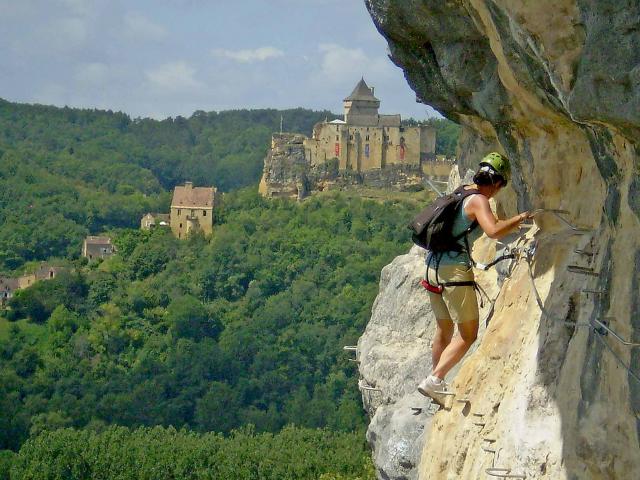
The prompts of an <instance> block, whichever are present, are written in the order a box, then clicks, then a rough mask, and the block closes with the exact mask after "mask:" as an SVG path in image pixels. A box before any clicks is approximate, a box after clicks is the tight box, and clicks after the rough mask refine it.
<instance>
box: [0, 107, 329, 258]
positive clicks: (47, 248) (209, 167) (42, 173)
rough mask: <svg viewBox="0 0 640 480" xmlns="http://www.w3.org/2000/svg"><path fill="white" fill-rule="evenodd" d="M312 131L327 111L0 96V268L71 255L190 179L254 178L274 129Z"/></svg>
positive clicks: (226, 183)
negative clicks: (184, 108)
mask: <svg viewBox="0 0 640 480" xmlns="http://www.w3.org/2000/svg"><path fill="white" fill-rule="evenodd" d="M281 115H282V117H283V118H284V121H285V127H286V128H288V129H291V130H295V131H301V132H303V133H307V134H310V133H311V129H312V127H313V125H314V124H315V123H316V122H318V121H320V120H324V119H325V118H326V117H327V116H329V118H333V114H331V113H330V112H326V111H325V112H314V111H310V110H303V109H293V110H285V111H278V110H237V111H227V112H220V113H216V112H209V113H205V112H196V113H194V114H193V115H192V116H191V117H190V118H188V119H186V118H182V117H177V118H175V119H172V118H169V119H166V120H163V121H156V120H151V119H131V118H129V117H128V116H127V115H125V114H123V113H114V112H111V111H107V112H105V111H98V110H80V109H71V108H56V107H46V106H37V105H20V104H15V103H10V102H6V101H3V100H0V165H2V168H0V270H2V269H4V270H7V269H9V270H11V269H14V268H17V267H19V266H20V265H22V264H23V263H24V262H25V261H29V260H44V259H46V258H49V257H52V256H58V257H67V256H74V255H77V254H78V253H79V251H80V244H81V241H82V238H83V237H84V236H85V235H86V234H88V233H96V232H100V231H101V230H103V229H105V228H112V227H136V226H138V225H139V221H140V217H141V216H142V215H143V214H144V213H145V212H148V211H167V209H168V206H169V201H170V196H169V193H168V192H169V191H170V190H172V189H173V187H174V186H175V185H176V184H179V183H182V182H184V181H185V180H191V181H193V182H194V184H196V185H215V186H217V187H218V188H220V189H221V190H223V191H229V190H232V189H235V188H239V187H244V186H247V185H251V184H256V183H257V182H258V180H259V179H260V175H261V172H262V165H263V159H264V156H265V154H266V151H267V149H268V147H269V144H270V139H271V133H272V132H274V131H276V130H277V129H278V128H279V126H280V117H281Z"/></svg>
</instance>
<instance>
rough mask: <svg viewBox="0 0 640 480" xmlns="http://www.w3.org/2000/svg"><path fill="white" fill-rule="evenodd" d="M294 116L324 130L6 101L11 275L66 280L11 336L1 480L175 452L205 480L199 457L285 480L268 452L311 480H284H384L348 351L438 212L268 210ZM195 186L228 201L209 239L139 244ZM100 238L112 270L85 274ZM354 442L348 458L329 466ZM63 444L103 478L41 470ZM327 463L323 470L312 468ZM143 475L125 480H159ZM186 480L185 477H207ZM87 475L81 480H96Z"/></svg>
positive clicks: (227, 117) (275, 205)
mask: <svg viewBox="0 0 640 480" xmlns="http://www.w3.org/2000/svg"><path fill="white" fill-rule="evenodd" d="M281 114H282V115H283V116H284V118H285V122H286V121H287V119H288V121H289V128H290V129H292V130H293V129H295V130H298V131H303V132H308V131H310V129H311V127H312V125H313V124H314V123H315V122H317V121H318V120H322V119H324V118H325V117H326V116H328V115H329V116H330V114H328V113H327V112H310V111H306V110H302V109H297V110H290V111H285V112H279V111H276V110H260V111H236V112H221V113H215V112H212V113H204V112H196V113H195V114H194V115H193V116H192V117H190V118H189V119H183V118H177V119H168V120H165V121H154V120H146V119H145V120H131V119H129V117H127V116H126V115H123V114H120V113H112V112H99V111H89V110H74V109H66V108H65V109H57V108H53V107H40V106H26V105H15V104H10V103H7V102H0V161H1V162H2V165H3V167H4V168H3V169H1V170H0V188H1V191H2V200H1V204H0V216H1V218H2V223H1V226H0V262H1V266H2V267H3V268H4V270H5V271H6V272H8V273H11V271H14V273H15V270H16V269H18V270H23V269H29V268H32V267H33V264H34V262H36V261H38V260H44V259H48V260H50V261H54V262H56V263H59V264H65V265H66V266H67V271H66V272H64V273H61V274H59V275H58V276H57V277H56V278H55V279H53V280H49V281H46V282H38V283H36V284H35V285H33V286H32V287H30V288H27V289H24V290H20V291H18V292H17V293H16V295H15V296H14V298H13V299H11V300H10V303H9V309H8V310H6V311H5V312H4V313H3V318H0V479H2V478H3V475H7V473H6V472H8V468H9V465H10V464H14V467H15V468H14V470H15V472H16V473H15V475H16V476H15V477H14V478H61V477H59V476H56V475H58V473H56V472H59V471H60V470H56V469H57V468H59V469H60V468H61V469H64V468H67V467H68V468H69V469H72V468H78V469H82V468H85V469H89V470H86V471H87V472H100V471H101V470H100V469H101V468H106V467H105V465H101V464H100V462H99V461H98V460H95V454H96V453H95V452H97V451H99V450H100V449H101V448H103V447H104V448H106V447H105V445H108V444H109V443H110V439H112V438H114V437H118V438H120V439H121V442H120V444H118V445H117V446H114V447H112V450H110V453H109V454H108V456H109V458H116V457H121V456H122V459H121V460H122V465H123V466H122V468H125V465H130V463H127V462H133V463H135V460H136V459H135V458H134V457H133V456H131V455H130V456H126V455H121V454H120V453H118V452H123V451H124V450H123V448H125V446H126V445H130V446H131V449H132V451H135V452H139V453H140V452H144V451H146V449H147V447H148V448H149V449H151V450H153V451H154V452H155V451H158V452H164V451H165V450H166V445H165V446H163V445H164V444H165V442H170V441H171V442H173V441H175V442H176V444H177V445H179V447H176V448H178V450H177V451H181V452H183V453H184V455H185V456H186V457H188V458H195V457H197V458H198V459H199V460H197V461H196V460H194V465H201V464H200V463H198V462H205V463H202V465H201V466H200V467H198V468H203V469H206V468H214V467H207V465H209V464H207V463H206V461H205V460H206V459H203V458H202V456H203V455H205V454H206V455H210V456H211V458H221V457H220V456H224V455H231V456H235V457H238V458H242V459H244V461H246V465H249V466H247V467H246V468H249V470H247V471H249V472H252V471H253V472H254V473H255V472H257V471H262V470H260V469H264V468H267V469H268V468H271V467H269V466H267V465H264V464H262V465H254V464H253V463H252V462H258V463H259V456H260V455H258V453H256V452H259V451H263V450H264V451H268V450H269V447H268V446H269V445H271V448H272V449H278V448H288V449H290V450H292V451H294V450H295V451H297V452H299V454H300V455H301V456H303V457H305V456H306V457H305V458H308V462H307V463H304V462H302V463H303V464H304V465H306V466H304V465H301V466H300V468H301V469H303V470H304V468H308V469H310V470H304V471H305V472H307V473H299V474H297V473H295V472H294V473H291V472H290V473H291V474H290V475H289V476H287V475H283V476H282V477H278V478H309V476H311V477H313V478H316V477H320V475H324V477H322V478H326V479H334V478H335V479H338V478H355V477H356V476H362V478H371V475H372V473H371V470H370V461H369V460H368V458H367V455H365V454H364V453H365V450H364V446H363V444H362V439H363V438H364V436H363V433H362V432H363V429H364V427H365V423H366V418H365V416H364V414H363V411H362V406H361V401H360V393H359V391H358V389H357V372H356V369H355V367H354V364H353V363H351V362H348V361H347V355H346V354H345V353H344V351H343V350H342V347H343V346H344V345H348V344H354V343H355V342H356V341H357V338H358V337H359V336H360V334H361V333H362V331H363V329H364V327H365V325H366V322H367V320H368V318H369V315H370V309H371V305H372V303H373V299H374V297H375V295H376V293H377V288H378V286H377V284H378V279H379V273H380V270H381V268H382V267H383V266H384V265H386V264H387V263H389V262H390V261H391V259H393V257H394V256H396V255H398V254H400V253H402V252H404V251H406V249H407V248H408V247H409V245H410V242H409V239H408V235H407V232H408V231H407V230H406V228H405V225H406V219H407V218H409V217H410V216H411V215H412V213H413V212H414V211H415V210H416V208H418V207H417V204H416V201H419V202H425V201H427V196H426V195H427V194H426V193H422V192H421V193H417V194H413V195H414V196H413V198H411V199H410V198H409V197H407V199H406V200H393V199H392V196H389V197H388V199H386V200H380V201H372V200H364V199H362V198H359V197H358V196H357V195H355V194H349V193H339V192H327V193H324V194H322V195H319V196H316V197H312V198H310V199H307V200H305V201H304V202H302V203H295V202H291V201H285V200H277V201H267V200H265V199H263V198H262V197H260V196H259V195H258V194H257V192H256V190H257V188H256V186H255V184H256V183H257V180H258V178H259V175H260V171H261V168H262V159H263V157H264V154H265V150H266V146H267V145H268V143H269V138H270V135H271V132H272V131H273V130H275V128H276V126H278V125H279V121H280V115H281ZM445 126H446V125H445ZM185 179H192V180H194V182H195V183H196V184H211V183H213V184H216V185H220V186H221V187H222V188H223V189H224V190H225V191H227V192H228V193H226V194H225V198H224V203H223V207H222V209H221V210H219V211H218V212H217V215H216V225H215V226H214V235H213V236H212V237H211V238H204V237H202V236H199V235H194V236H192V237H191V238H189V239H188V240H186V241H178V240H176V239H175V238H174V237H173V236H172V235H171V234H170V232H168V231H167V230H163V229H158V230H155V231H151V232H144V231H141V230H139V229H138V228H137V226H138V224H139V220H140V216H141V214H142V213H144V212H145V211H150V210H151V211H153V210H160V211H166V210H167V208H168V201H169V195H170V194H169V192H170V189H171V188H172V186H173V185H175V184H176V183H180V182H182V181H183V180H185ZM247 185H249V186H247ZM87 233H92V234H95V233H107V234H109V235H110V236H111V237H112V238H113V239H114V242H115V243H116V246H117V249H118V253H117V254H116V255H115V256H113V257H112V258H110V259H108V260H105V261H103V262H98V263H92V264H87V263H86V261H84V259H80V258H78V255H79V251H80V242H81V240H82V238H83V237H84V236H85V235H86V234H87ZM115 425H117V426H119V427H118V428H120V429H118V428H116V427H115ZM247 426H251V427H247ZM154 427H155V429H154ZM160 427H162V428H160ZM173 428H177V429H183V430H180V431H178V432H176V431H175V430H172V429H173ZM247 428H248V430H247ZM283 428H284V430H283ZM318 428H321V429H325V430H316V429H318ZM57 429H60V430H57ZM238 429H240V430H238ZM208 432H215V433H208ZM238 438H244V439H245V440H246V441H245V442H240V441H239V440H238ZM25 442H26V443H25ZM305 442H307V443H305ZM243 444H247V445H256V444H261V445H262V447H260V448H261V449H262V450H260V449H257V450H256V452H249V451H245V452H242V451H241V450H242V448H241V445H243ZM329 444H332V445H333V447H329V446H328V445H329ZM343 444H344V445H345V447H344V449H346V450H345V451H349V452H351V453H350V454H349V455H346V454H345V453H344V452H342V450H344V449H340V448H334V447H336V445H343ZM50 445H59V450H58V451H62V450H65V449H68V450H69V452H75V451H77V452H80V451H82V452H84V453H83V454H82V455H93V457H92V458H94V460H95V461H96V462H97V463H95V464H91V465H89V464H88V463H87V462H85V463H82V464H81V465H80V464H77V465H74V464H73V461H72V457H73V455H71V454H69V455H67V456H66V457H64V458H62V459H60V458H58V459H57V460H56V459H54V458H52V457H47V456H46V455H54V453H52V452H53V450H51V449H48V447H46V446H50ZM265 445H266V446H265ZM286 445H290V446H286ZM294 445H295V447H296V448H294ZM314 445H315V446H317V448H318V449H323V450H326V452H327V453H326V454H324V455H320V454H319V453H318V452H316V454H315V456H314V455H311V454H310V453H309V450H313V448H315V447H314ZM347 445H348V447H347ZM21 448H22V450H20V449H21ZM52 448H53V447H52ZM247 448H249V447H247ZM3 449H4V450H7V451H6V452H1V450H3ZM265 449H266V450H265ZM9 450H11V451H14V452H17V451H20V453H19V454H18V455H17V456H16V454H14V453H10V452H9ZM45 450H46V451H47V452H48V453H47V454H46V455H45V453H44V451H45ZM107 450H108V449H107ZM107 450H101V451H103V453H104V452H106V451H107ZM206 452H208V453H206ZM221 452H222V453H221ZM224 452H227V453H224ZM305 452H306V453H305ZM105 454H106V453H105ZM140 454H141V453H140ZM132 455H133V454H132ZM157 455H160V453H157ZM172 455H175V454H172ZM272 455H275V456H277V455H276V453H273V452H272ZM63 456H64V455H63ZM75 458H76V460H77V458H79V457H77V456H76V457H75ZM148 458H153V456H152V455H150V456H149V457H148ZM171 458H177V457H171ZM274 458H275V457H274ZM58 460H59V461H60V462H68V463H69V465H67V464H64V465H63V464H61V463H57V462H58ZM83 461H84V460H83ZM275 461H276V460H272V461H271V462H272V463H273V462H275ZM39 462H44V463H39ZM158 462H160V460H158ZM160 463H161V462H160ZM174 463H175V462H174ZM222 463H224V462H222ZM240 463H242V462H240ZM267 463H269V462H267ZM44 464H47V465H48V466H49V467H48V468H49V469H48V470H46V471H47V472H48V473H47V476H40V477H38V476H37V474H36V473H33V472H38V471H43V472H44V471H45V470H43V465H44ZM162 464H163V465H168V464H167V463H166V462H165V463H162ZM65 465H66V466H65ZM246 465H245V466H246ZM251 465H253V466H251ZM111 467H113V468H116V467H115V466H113V465H112V466H111ZM236 467H237V465H236ZM117 468H120V467H117ZM126 468H128V467H126ZM139 468H140V469H141V470H135V469H134V470H132V474H131V476H129V477H122V478H143V477H144V478H163V477H162V476H160V477H154V476H153V474H151V473H149V472H147V471H146V470H144V469H145V468H151V467H150V466H149V465H139ZM167 468H170V467H169V466H167ZM171 468H177V467H176V466H175V465H174V466H173V467H171ZM215 468H219V469H220V470H216V471H219V472H227V471H230V470H224V468H231V467H230V466H228V465H227V466H224V465H222V464H221V465H219V466H216V467H215ZM237 468H240V467H237ZM91 469H94V470H91ZM251 469H254V470H251ZM265 471H269V470H265ZM309 471H313V472H315V473H314V475H308V472H309ZM136 472H137V476H136V475H135V474H134V473H136ZM238 472H240V470H238ZM301 472H302V470H301ZM192 473H193V472H191V473H189V472H187V473H185V472H182V473H176V472H173V473H172V475H174V477H172V478H201V477H198V476H197V475H196V474H195V473H193V475H192ZM18 475H20V476H18ZM30 475H31V476H30ZM84 475H85V476H82V475H80V476H76V477H70V478H93V477H92V476H91V475H92V474H90V473H85V474H84ZM190 475H191V476H190ZM243 475H244V476H243ZM305 475H307V476H305ZM343 475H346V476H344V477H343ZM98 476H100V475H99V474H98ZM4 478H8V477H6V476H5V477H4ZM118 478H120V477H118ZM229 478H232V477H229ZM233 478H257V477H255V476H253V477H252V476H251V473H237V475H236V476H235V477H233ZM264 478H268V475H267V476H266V477H264ZM272 478H273V477H272Z"/></svg>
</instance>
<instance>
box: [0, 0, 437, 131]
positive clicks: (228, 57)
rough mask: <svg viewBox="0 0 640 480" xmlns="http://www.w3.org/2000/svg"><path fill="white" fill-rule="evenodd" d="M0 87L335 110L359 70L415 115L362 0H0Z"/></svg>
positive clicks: (85, 100) (142, 105) (2, 90)
mask: <svg viewBox="0 0 640 480" xmlns="http://www.w3.org/2000/svg"><path fill="white" fill-rule="evenodd" d="M0 51H2V57H3V67H2V69H0V97H1V98H4V99H7V100H11V101H18V102H27V103H44V104H53V105H59V106H63V105H69V106H73V107H91V108H93V107H95V108H101V109H112V110H121V111H124V112H127V113H129V114H131V115H132V116H134V117H136V116H141V117H146V116H150V117H154V118H164V117H167V116H176V115H184V116H189V115H191V113H193V112H194V111H195V110H206V111H209V110H227V109H234V108H266V107H272V108H290V107H305V108H312V109H325V108H326V109H330V110H332V111H334V112H337V113H339V112H341V111H342V99H343V98H344V97H346V96H347V95H348V94H349V93H350V92H351V90H352V89H353V87H354V86H355V84H356V83H357V82H358V80H359V79H360V77H361V76H364V78H365V80H366V81H367V83H368V84H369V85H370V86H371V85H373V86H374V87H375V88H376V90H375V92H376V96H377V97H378V98H379V99H380V100H381V102H382V106H381V109H380V110H381V113H401V114H402V115H403V116H405V117H408V116H412V117H414V118H417V119H422V118H427V117H429V116H433V115H434V114H435V113H434V111H433V110H432V109H431V108H429V107H427V106H425V105H420V104H417V103H416V102H415V94H414V93H413V92H412V91H411V89H410V88H409V87H408V85H407V83H406V81H405V79H404V76H403V74H402V71H401V70H400V69H399V68H397V67H396V66H395V65H393V63H392V62H391V61H390V60H389V59H388V58H387V45H386V41H385V40H384V39H383V38H382V36H381V35H380V34H379V33H378V32H377V31H376V29H375V27H374V25H373V22H372V20H371V18H370V17H369V15H368V12H367V10H366V8H365V6H364V2H363V0H235V1H233V0H153V1H152V0H129V1H124V0H0Z"/></svg>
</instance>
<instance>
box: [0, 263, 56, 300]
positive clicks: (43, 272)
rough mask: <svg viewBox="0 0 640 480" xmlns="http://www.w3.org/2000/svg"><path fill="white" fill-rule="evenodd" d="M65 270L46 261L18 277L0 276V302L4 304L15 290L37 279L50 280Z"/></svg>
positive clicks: (28, 285) (29, 284)
mask: <svg viewBox="0 0 640 480" xmlns="http://www.w3.org/2000/svg"><path fill="white" fill-rule="evenodd" d="M63 270H65V267H55V266H52V265H48V264H46V263H42V264H40V266H39V267H38V269H37V270H36V271H35V272H33V273H27V274H25V275H21V276H19V277H0V304H1V305H2V306H4V305H5V304H6V302H7V300H9V299H10V298H12V297H13V294H14V292H15V291H16V290H20V289H22V288H27V287H30V286H31V285H33V284H34V283H36V282H37V281H39V280H52V279H54V278H56V276H58V273H60V272H61V271H63Z"/></svg>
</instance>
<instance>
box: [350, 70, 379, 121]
mask: <svg viewBox="0 0 640 480" xmlns="http://www.w3.org/2000/svg"><path fill="white" fill-rule="evenodd" d="M343 102H344V121H345V122H347V124H349V125H378V108H380V100H378V99H377V98H376V97H374V96H373V88H369V87H368V86H367V84H366V83H365V81H364V78H362V79H360V81H359V82H358V84H357V85H356V88H354V89H353V92H351V95H349V96H348V97H347V98H345V99H344V100H343Z"/></svg>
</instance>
